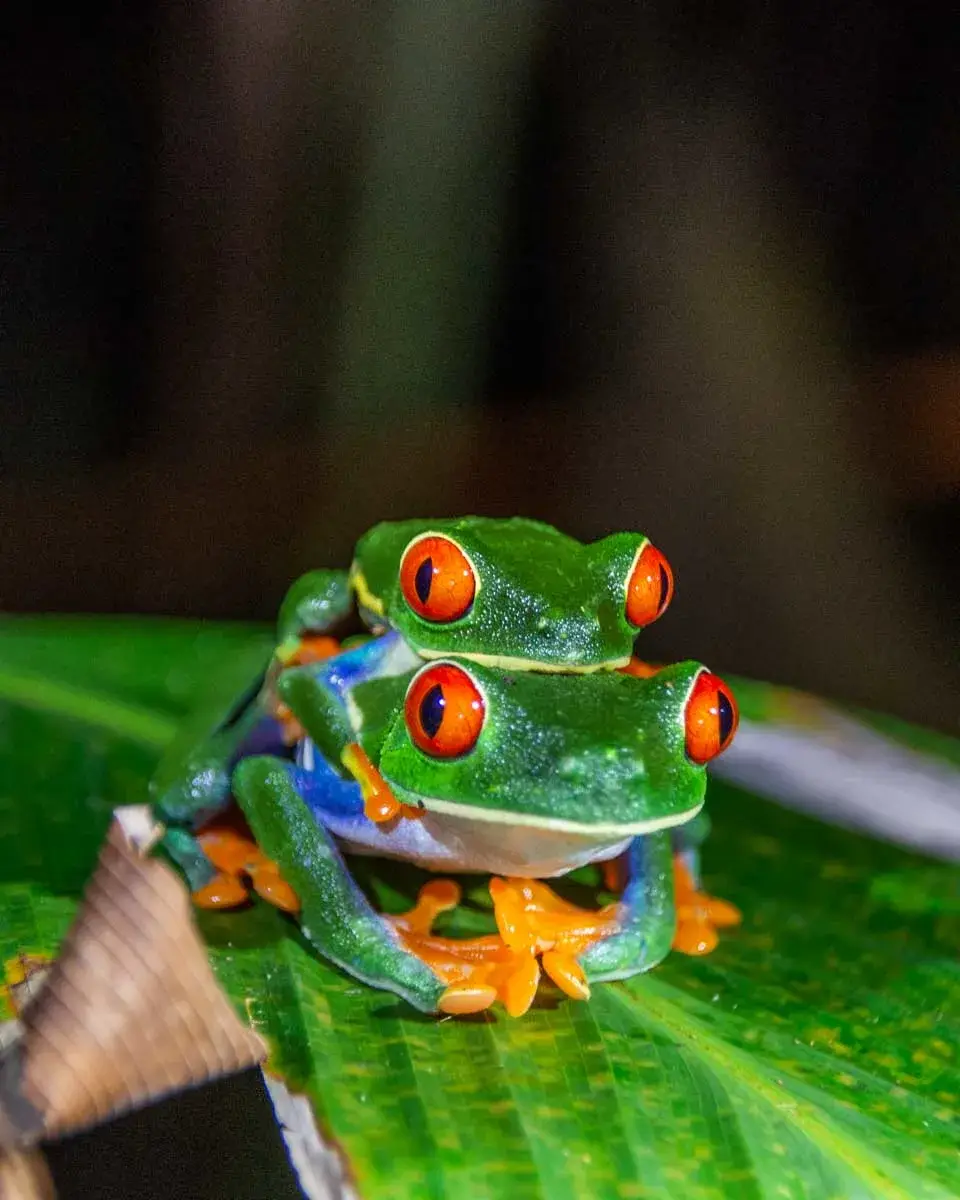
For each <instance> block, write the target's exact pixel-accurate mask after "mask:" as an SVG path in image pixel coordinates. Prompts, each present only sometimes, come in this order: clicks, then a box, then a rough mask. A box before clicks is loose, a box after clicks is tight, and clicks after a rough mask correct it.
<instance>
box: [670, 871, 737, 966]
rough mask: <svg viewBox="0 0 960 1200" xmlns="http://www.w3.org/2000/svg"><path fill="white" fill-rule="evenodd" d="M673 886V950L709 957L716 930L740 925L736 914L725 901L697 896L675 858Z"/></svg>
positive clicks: (732, 906)
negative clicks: (674, 920) (674, 902)
mask: <svg viewBox="0 0 960 1200" xmlns="http://www.w3.org/2000/svg"><path fill="white" fill-rule="evenodd" d="M674 885H675V898H676V907H677V928H676V932H675V933H674V935H673V948H674V950H679V951H680V953H681V954H692V955H701V954H709V953H710V951H711V950H715V949H716V947H717V943H718V942H719V940H720V939H719V936H718V934H717V930H718V929H728V928H730V927H731V926H733V925H739V924H740V922H741V920H742V917H741V914H740V910H739V909H738V908H736V907H735V906H734V905H733V904H729V903H727V901H726V900H718V899H717V898H716V897H715V896H708V895H707V894H706V892H701V891H700V890H699V889H698V888H697V887H696V885H695V884H694V882H693V876H692V875H691V874H690V870H689V868H688V867H687V865H686V863H685V862H684V861H683V859H682V858H680V857H679V856H678V857H677V858H675V859H674Z"/></svg>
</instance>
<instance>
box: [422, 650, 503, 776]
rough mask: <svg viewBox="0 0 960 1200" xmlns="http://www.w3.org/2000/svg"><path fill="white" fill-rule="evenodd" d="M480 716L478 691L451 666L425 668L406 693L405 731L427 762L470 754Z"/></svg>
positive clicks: (481, 722)
mask: <svg viewBox="0 0 960 1200" xmlns="http://www.w3.org/2000/svg"><path fill="white" fill-rule="evenodd" d="M484 716H485V705H484V703H483V696H481V695H480V689H479V688H478V687H477V685H476V684H475V683H474V682H473V680H472V679H471V678H470V676H469V675H468V674H467V672H466V671H464V670H462V669H461V668H460V667H455V666H454V665H453V664H452V663H437V664H436V665H434V666H429V667H425V668H424V669H423V670H422V671H421V672H420V674H419V675H415V676H414V678H413V679H412V681H411V683H410V686H409V688H408V689H407V698H406V700H405V701H404V717H405V719H406V722H407V729H408V730H409V731H410V737H411V738H412V739H413V743H414V745H415V746H417V747H419V749H421V750H422V751H423V752H424V754H429V755H430V757H431V758H457V757H459V755H461V754H466V753H467V751H468V750H472V749H473V747H474V746H475V745H476V744H477V738H478V737H479V736H480V730H481V729H482V728H483V720H484Z"/></svg>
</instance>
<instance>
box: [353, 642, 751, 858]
mask: <svg viewBox="0 0 960 1200" xmlns="http://www.w3.org/2000/svg"><path fill="white" fill-rule="evenodd" d="M350 707H351V710H352V715H353V721H354V723H355V727H356V730H357V735H358V737H359V740H360V743H361V745H362V746H363V748H364V750H365V751H366V752H367V754H368V755H369V757H370V759H371V761H372V762H373V763H375V764H376V765H377V767H378V769H379V771H380V773H381V775H382V776H383V779H384V780H385V781H386V783H387V784H388V785H389V787H390V788H391V790H392V791H394V792H395V793H396V795H397V797H398V798H399V799H401V800H403V801H406V802H407V803H409V804H416V805H421V806H422V807H423V808H425V809H426V811H427V813H428V814H429V813H441V814H442V813H450V814H456V815H459V816H463V817H466V816H469V818H470V820H471V821H473V822H482V823H488V824H491V825H496V826H498V827H499V828H500V830H501V832H502V831H503V829H504V828H505V827H507V826H523V827H525V828H527V829H531V830H532V829H541V830H544V831H554V832H562V831H566V832H571V833H573V832H580V833H581V834H584V835H589V836H594V837H598V838H606V839H615V838H626V837H631V836H635V835H637V834H642V833H650V832H653V831H655V830H658V829H664V828H667V827H669V826H673V825H679V824H682V823H684V822H685V821H687V820H689V819H690V818H692V817H693V816H695V815H696V813H697V812H698V810H699V809H700V807H701V805H702V803H703V797H704V790H705V771H704V764H705V762H706V761H708V759H710V758H712V757H714V756H715V755H716V754H718V753H720V752H721V751H722V750H723V749H724V748H725V747H726V745H727V744H728V743H729V741H730V739H731V738H732V737H733V733H734V729H735V725H736V708H735V706H734V703H733V699H732V697H731V696H730V693H729V691H728V689H727V688H726V686H725V685H724V684H723V683H722V681H720V680H719V679H718V678H717V677H716V676H715V675H712V674H711V673H709V672H708V671H706V670H705V668H703V667H702V666H700V664H698V663H693V662H686V663H680V664H677V665H675V666H671V667H667V668H665V669H663V670H661V671H660V672H659V673H658V674H656V675H654V676H653V677H651V678H649V679H637V678H634V677H633V676H630V675H625V674H621V673H618V672H603V673H599V674H590V675H586V674H580V675H565V676H561V675H558V674H550V673H541V672H521V671H518V672H510V671H504V670H502V669H500V668H491V667H487V666H484V665H481V664H478V663H465V662H463V661H462V660H460V661H453V660H439V661H436V662H431V663H428V664H427V665H426V666H424V667H422V668H421V669H420V670H419V671H417V672H416V673H415V674H414V675H413V676H410V675H404V676H397V677H394V678H386V679H378V680H375V681H373V682H371V683H366V684H361V685H359V686H358V687H357V688H355V689H354V691H353V693H352V696H351V703H350Z"/></svg>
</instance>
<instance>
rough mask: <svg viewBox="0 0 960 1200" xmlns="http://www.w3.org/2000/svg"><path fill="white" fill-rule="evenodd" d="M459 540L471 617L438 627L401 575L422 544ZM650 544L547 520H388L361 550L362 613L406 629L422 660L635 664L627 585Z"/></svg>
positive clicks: (560, 666) (564, 666) (542, 665)
mask: <svg viewBox="0 0 960 1200" xmlns="http://www.w3.org/2000/svg"><path fill="white" fill-rule="evenodd" d="M428 533H439V534H443V535H444V536H445V537H448V538H451V539H452V540H453V541H455V542H456V543H457V545H458V546H459V547H460V548H461V549H462V550H463V552H464V553H465V554H466V556H467V557H468V558H469V560H470V562H471V563H472V565H473V567H474V570H475V573H476V576H477V581H478V586H477V592H476V596H475V597H474V601H473V605H472V606H471V608H470V611H469V612H467V613H466V614H465V615H464V616H463V617H461V618H459V619H458V620H455V621H450V622H445V623H442V624H438V623H433V622H430V621H426V620H424V619H423V618H422V617H419V616H418V615H417V614H416V613H415V612H414V611H413V610H412V609H411V608H410V606H409V605H408V604H407V603H406V601H405V600H404V598H403V593H402V591H401V589H400V583H399V574H400V563H401V560H402V558H403V552H404V550H406V548H407V546H408V545H409V544H410V542H411V541H413V539H414V538H417V537H420V536H423V535H425V534H428ZM646 544H647V538H645V537H644V536H643V535H642V534H639V533H614V534H611V535H610V536H609V537H605V538H602V539H601V540H600V541H597V542H592V543H590V544H585V543H583V542H578V541H577V540H576V539H575V538H572V537H568V536H567V535H566V534H563V533H560V532H559V531H558V530H556V529H554V528H553V527H552V526H550V525H545V524H544V523H543V522H541V521H531V520H527V519H525V518H521V517H515V518H512V519H509V520H499V519H496V518H491V517H457V518H452V519H451V518H445V519H440V520H434V521H428V520H410V521H387V522H384V523H383V524H380V525H376V526H374V528H373V529H371V530H370V532H369V533H367V534H366V535H365V536H364V537H362V538H361V539H360V541H359V542H358V544H357V549H356V554H355V557H354V562H353V568H352V570H351V582H352V584H353V586H354V587H355V589H356V591H357V593H358V598H359V600H360V603H361V607H366V608H367V609H368V610H369V612H370V613H371V615H372V618H373V623H376V622H377V620H379V621H380V622H381V623H382V624H386V625H390V626H392V627H393V628H394V629H397V630H399V632H400V633H401V634H402V635H403V637H404V638H405V639H406V641H407V642H408V643H409V644H410V645H411V646H412V647H413V649H414V650H416V651H417V653H418V654H421V655H424V656H428V657H436V656H438V655H447V654H449V655H453V656H456V657H466V658H470V659H471V660H472V661H475V662H476V661H487V662H490V663H493V664H498V665H502V666H506V667H510V668H518V669H521V670H523V669H530V668H538V669H541V670H543V669H553V670H558V671H572V670H577V671H583V670H597V669H600V668H608V669H609V668H615V667H622V666H625V665H626V663H627V662H628V661H629V659H630V654H631V651H632V648H633V643H634V639H635V638H636V636H637V633H638V630H637V628H636V627H635V626H633V625H631V624H630V623H629V621H628V620H627V618H626V613H625V602H626V588H627V580H628V578H629V575H630V571H631V568H632V566H633V564H634V562H635V560H636V558H637V555H638V554H639V552H640V551H641V550H642V548H643V547H644V546H645V545H646Z"/></svg>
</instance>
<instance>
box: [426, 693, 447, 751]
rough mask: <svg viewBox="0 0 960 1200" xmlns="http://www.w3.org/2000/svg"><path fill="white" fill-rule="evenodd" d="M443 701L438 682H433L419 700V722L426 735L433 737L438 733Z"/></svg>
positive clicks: (441, 718)
mask: <svg viewBox="0 0 960 1200" xmlns="http://www.w3.org/2000/svg"><path fill="white" fill-rule="evenodd" d="M445 703H446V702H445V701H444V699H443V688H442V687H441V686H440V684H439V683H435V684H434V685H433V687H432V688H431V689H430V691H429V692H427V694H426V695H425V696H424V698H423V699H422V700H421V701H420V724H421V726H422V727H423V730H424V732H425V733H426V735H427V737H432V738H433V737H436V736H437V734H438V733H439V731H440V726H441V725H442V724H443V710H444V707H445Z"/></svg>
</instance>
